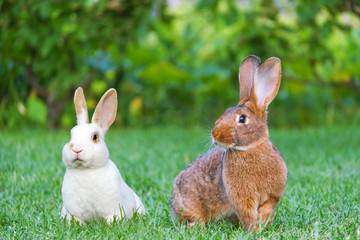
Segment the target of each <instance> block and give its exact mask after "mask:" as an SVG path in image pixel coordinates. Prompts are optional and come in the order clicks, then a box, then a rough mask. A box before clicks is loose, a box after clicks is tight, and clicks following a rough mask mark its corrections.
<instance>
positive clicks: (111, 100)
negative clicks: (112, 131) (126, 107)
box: [91, 88, 117, 133]
mask: <svg viewBox="0 0 360 240" xmlns="http://www.w3.org/2000/svg"><path fill="white" fill-rule="evenodd" d="M116 110H117V94H116V90H115V89H113V88H111V89H109V90H108V91H107V92H106V93H105V94H104V95H103V96H102V97H101V99H100V102H99V103H98V105H97V106H96V108H95V112H94V115H93V117H92V120H91V122H92V123H95V124H97V125H98V126H99V127H100V128H102V129H103V131H104V133H106V132H107V130H108V129H109V127H110V125H111V124H112V123H113V122H114V120H115V117H116Z"/></svg>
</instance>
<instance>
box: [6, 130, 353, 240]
mask: <svg viewBox="0 0 360 240" xmlns="http://www.w3.org/2000/svg"><path fill="white" fill-rule="evenodd" d="M0 136H1V138H0V173H1V175H0V208H1V210H0V236H1V237H0V238H4V239H7V238H16V239H18V238H29V239H45V238H56V239H63V238H65V239H74V238H79V239H84V238H86V239H89V238H98V239H116V238H125V239H129V238H131V239H222V238H224V239H234V238H242V239H246V238H253V237H255V238H260V237H265V238H276V239H279V238H283V239H292V238H293V239H299V238H303V239H309V238H327V239H328V238H332V239H334V238H338V239H345V238H349V239H360V187H359V186H360V128H359V127H336V128H320V129H315V128H309V129H305V130H272V131H271V139H272V140H273V142H274V143H275V144H276V145H277V147H278V148H279V150H280V151H281V152H282V153H283V155H284V158H285V160H286V162H287V165H288V171H289V174H288V178H289V180H288V184H287V187H286V189H285V193H284V196H283V198H282V199H281V201H280V203H279V205H278V207H277V211H276V215H275V219H274V222H273V224H272V225H271V226H270V227H269V228H267V229H265V230H263V231H261V232H259V233H256V234H253V235H249V234H248V233H246V232H244V231H243V230H242V228H241V227H239V226H235V225H232V224H230V223H212V224H209V225H207V226H205V227H200V228H198V227H195V228H194V229H192V230H190V229H186V228H185V227H184V226H178V225H177V224H176V223H174V222H173V221H172V219H171V216H170V209H169V199H170V195H171V191H172V182H173V180H174V178H175V176H176V175H177V174H178V173H179V172H180V171H181V170H182V169H183V168H184V167H185V166H186V165H188V164H189V163H190V162H191V161H192V160H193V159H194V158H196V157H197V156H198V155H200V154H201V153H203V152H204V151H206V150H208V149H209V148H210V147H211V145H210V144H209V142H210V137H209V131H208V130H206V129H205V128H195V127H192V128H179V127H161V128H160V127H158V128H150V129H114V128H111V129H110V131H109V132H108V134H107V139H106V142H107V145H108V148H109V151H110V158H111V159H112V160H113V161H114V162H115V163H116V165H117V166H118V168H119V169H120V172H121V174H122V176H123V178H124V180H125V181H126V182H127V183H128V185H129V186H130V187H132V188H133V189H134V190H135V191H136V193H137V194H138V195H139V196H140V198H141V199H142V200H143V202H144V204H145V207H146V208H147V211H148V213H147V216H146V218H145V219H133V220H131V221H120V222H116V223H114V224H112V225H110V226H108V225H106V224H105V223H104V222H93V223H91V224H88V225H84V226H80V225H77V224H72V225H67V224H65V223H64V222H63V221H61V220H60V216H59V213H60V209H61V204H62V200H61V184H62V178H63V176H64V173H65V167H64V165H63V163H62V161H61V150H62V147H63V145H64V143H65V142H66V141H68V140H69V131H58V132H45V131H40V130H27V131H22V132H20V131H19V132H16V133H14V132H1V133H0Z"/></svg>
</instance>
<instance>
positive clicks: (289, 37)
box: [0, 0, 360, 128]
mask: <svg viewBox="0 0 360 240" xmlns="http://www.w3.org/2000/svg"><path fill="white" fill-rule="evenodd" d="M170 3H171V1H169V2H168V3H167V2H165V1H161V0H156V1H150V0H133V1H123V0H111V1H102V0H99V1H94V0H86V1H31V0H28V1H25V0H20V1H14V0H3V1H1V2H0V45H1V49H0V52H1V58H0V79H1V81H0V96H1V99H0V100H1V102H0V127H1V128H15V127H18V126H19V125H24V126H34V125H39V126H49V127H56V126H66V127H71V126H73V125H74V124H75V113H74V106H73V103H72V97H73V92H74V89H75V88H76V87H78V86H83V87H84V88H85V90H86V91H85V92H86V93H85V94H86V97H87V101H88V108H89V110H90V112H92V111H93V109H94V107H95V106H96V103H97V101H98V100H99V98H100V97H101V95H102V94H103V93H104V92H105V91H106V89H107V88H110V87H114V88H116V89H117V91H118V94H119V110H118V116H117V120H116V125H118V126H120V125H130V126H147V125H153V124H167V123H172V124H174V123H175V124H185V125H187V124H199V123H200V124H205V125H210V126H211V125H212V124H213V122H214V120H215V119H216V118H217V117H219V115H220V114H221V113H222V112H223V111H224V110H225V109H226V108H227V107H230V106H234V105H236V103H237V99H238V89H239V86H238V81H237V74H238V67H239V64H240V63H241V61H242V60H243V59H244V58H245V57H246V56H247V55H250V54H255V55H257V56H259V57H261V59H262V60H265V59H266V58H268V57H272V56H276V57H279V58H280V59H281V60H282V69H283V77H282V84H281V87H280V91H279V94H278V96H277V97H276V98H275V100H274V103H272V104H271V105H270V108H271V114H270V118H269V122H270V124H272V125H275V126H283V127H300V126H306V125H309V124H311V125H333V124H337V123H339V122H341V123H356V122H358V121H359V120H360V101H359V100H360V54H359V53H360V15H357V14H358V13H359V12H358V10H359V9H360V8H359V4H358V5H356V2H353V1H352V0H349V1H334V0H331V1H329V0H313V1H300V0H297V1H290V0H288V1H287V0H278V1H268V0H257V1H245V0H242V1H230V0H223V1H221V0H211V1H195V2H192V1H191V2H188V1H182V2H180V3H181V4H179V5H177V6H172V4H170ZM349 6H352V7H349Z"/></svg>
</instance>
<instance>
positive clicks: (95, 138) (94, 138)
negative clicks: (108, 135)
mask: <svg viewBox="0 0 360 240" xmlns="http://www.w3.org/2000/svg"><path fill="white" fill-rule="evenodd" d="M92 140H93V141H94V142H98V141H99V134H98V133H97V132H95V133H94V134H93V135H92Z"/></svg>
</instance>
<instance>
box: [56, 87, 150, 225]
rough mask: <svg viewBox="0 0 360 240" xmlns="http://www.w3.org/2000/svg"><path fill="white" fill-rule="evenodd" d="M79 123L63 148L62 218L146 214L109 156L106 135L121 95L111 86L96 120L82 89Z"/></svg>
mask: <svg viewBox="0 0 360 240" xmlns="http://www.w3.org/2000/svg"><path fill="white" fill-rule="evenodd" d="M74 102H75V109H76V117H77V126H75V127H74V128H73V129H71V139H70V142H68V143H66V144H65V146H64V148H63V150H62V160H63V162H64V164H65V166H66V173H65V176H64V181H63V185H62V199H63V208H62V210H61V217H62V218H66V219H67V220H68V221H69V220H71V219H72V218H74V219H75V220H76V221H79V222H80V223H85V222H88V221H91V220H97V219H106V221H107V222H108V223H110V222H112V221H113V219H114V217H115V216H116V218H117V219H122V218H123V217H126V218H127V219H130V218H132V217H133V215H134V212H138V213H139V214H142V215H144V214H145V207H144V205H143V203H142V202H141V200H140V198H139V197H138V196H137V195H136V193H135V192H134V191H133V190H132V189H131V188H130V187H129V186H128V185H127V184H126V183H125V182H124V180H123V179H122V177H121V175H120V172H119V170H118V168H117V167H116V165H115V164H114V163H113V162H112V161H111V160H110V159H109V151H108V149H107V147H106V144H105V134H106V132H107V130H108V129H109V127H110V125H111V124H112V123H113V122H114V120H115V117H116V110H117V94H116V91H115V89H109V90H108V91H107V92H106V93H105V94H104V95H103V96H102V98H101V99H100V102H99V103H98V105H97V106H96V109H95V112H94V115H93V117H92V121H91V123H90V124H89V117H88V112H87V107H86V102H85V96H84V93H83V89H82V88H80V87H79V88H78V89H77V90H76V91H75V96H74Z"/></svg>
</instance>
